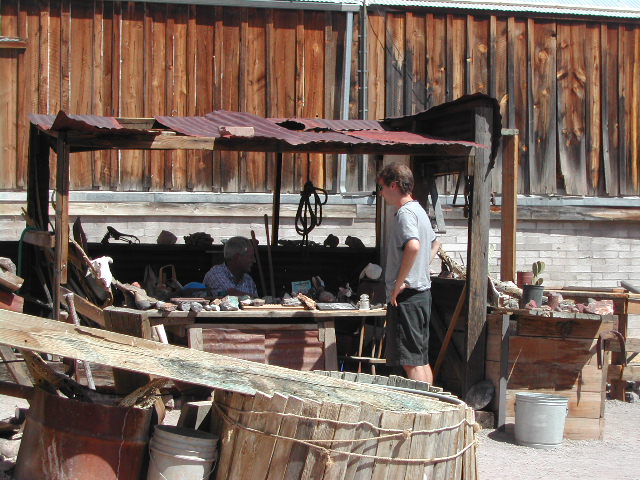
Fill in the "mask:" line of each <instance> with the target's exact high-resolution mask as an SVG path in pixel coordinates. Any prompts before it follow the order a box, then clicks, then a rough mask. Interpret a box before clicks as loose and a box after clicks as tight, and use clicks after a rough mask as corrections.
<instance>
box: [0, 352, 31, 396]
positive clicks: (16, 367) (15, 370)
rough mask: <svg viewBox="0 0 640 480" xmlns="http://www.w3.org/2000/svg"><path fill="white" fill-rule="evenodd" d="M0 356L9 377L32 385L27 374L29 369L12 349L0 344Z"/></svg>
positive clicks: (18, 382)
mask: <svg viewBox="0 0 640 480" xmlns="http://www.w3.org/2000/svg"><path fill="white" fill-rule="evenodd" d="M0 358H2V360H3V362H4V364H5V366H6V367H7V371H8V372H9V375H11V378H13V380H14V382H16V383H17V384H18V385H24V386H26V387H32V386H33V382H32V381H31V377H30V376H29V371H28V370H27V368H26V366H25V364H24V363H22V361H20V360H19V359H18V357H17V356H16V354H15V353H13V349H11V348H10V347H7V346H5V345H0Z"/></svg>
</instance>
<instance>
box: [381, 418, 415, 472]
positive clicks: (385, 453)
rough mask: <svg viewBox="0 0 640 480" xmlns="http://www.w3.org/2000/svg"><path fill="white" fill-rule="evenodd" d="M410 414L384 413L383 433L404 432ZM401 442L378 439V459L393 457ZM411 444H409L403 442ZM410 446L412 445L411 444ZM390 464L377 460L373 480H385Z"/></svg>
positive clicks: (393, 438) (382, 421) (395, 439)
mask: <svg viewBox="0 0 640 480" xmlns="http://www.w3.org/2000/svg"><path fill="white" fill-rule="evenodd" d="M408 416H409V414H408V413H404V412H390V411H384V412H382V416H381V418H380V428H381V432H380V433H382V432H384V433H387V432H385V430H402V429H403V428H404V425H405V424H406V421H407V420H408V419H407V417H408ZM414 420H415V415H414V416H413V417H412V423H413V421H414ZM400 442H401V440H398V438H396V437H392V438H385V439H378V447H377V449H376V453H375V455H376V457H383V458H384V457H392V456H393V452H394V450H395V448H396V447H397V446H398V444H399V443H400ZM403 443H409V442H403ZM409 446H410V444H409ZM389 470H390V464H389V462H387V461H385V460H381V459H376V462H375V465H374V467H373V472H372V474H371V480H384V479H385V478H386V476H387V473H389V474H390V472H389ZM389 478H402V477H391V476H390V477H389Z"/></svg>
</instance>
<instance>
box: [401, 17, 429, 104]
mask: <svg viewBox="0 0 640 480" xmlns="http://www.w3.org/2000/svg"><path fill="white" fill-rule="evenodd" d="M425 24H426V19H425V16H424V15H419V14H417V13H413V12H408V13H407V26H406V42H407V46H406V49H405V52H406V54H405V56H406V63H407V80H408V82H407V83H408V85H409V87H410V88H409V89H408V94H409V95H408V98H405V103H406V104H407V105H408V107H407V108H408V111H409V113H416V112H420V111H422V110H425V109H426V103H427V99H426V97H427V67H426V59H427V52H426V38H425Z"/></svg>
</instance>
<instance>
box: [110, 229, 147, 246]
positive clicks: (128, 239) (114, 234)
mask: <svg viewBox="0 0 640 480" xmlns="http://www.w3.org/2000/svg"><path fill="white" fill-rule="evenodd" d="M110 238H113V239H114V240H118V241H122V242H125V243H128V244H132V243H140V239H139V238H138V237H136V236H135V235H127V234H126V233H120V232H119V231H118V230H116V229H115V228H113V227H112V226H110V225H107V233H105V234H104V237H102V240H101V241H100V243H101V244H102V245H107V244H108V243H109V239H110Z"/></svg>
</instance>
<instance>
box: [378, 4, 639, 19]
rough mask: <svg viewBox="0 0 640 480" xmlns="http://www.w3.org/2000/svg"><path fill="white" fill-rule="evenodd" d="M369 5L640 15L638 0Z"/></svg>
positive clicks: (562, 13)
mask: <svg viewBox="0 0 640 480" xmlns="http://www.w3.org/2000/svg"><path fill="white" fill-rule="evenodd" d="M367 4H368V5H386V6H396V7H429V8H434V7H435V8H459V9H471V10H491V11H504V12H524V13H527V12H528V13H545V14H561V15H587V16H597V17H614V18H640V1H638V0H566V1H563V2H540V1H534V0H522V1H493V2H491V1H489V2H488V1H484V0H483V1H481V0H478V1H476V0H438V1H428V0H368V1H367Z"/></svg>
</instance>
